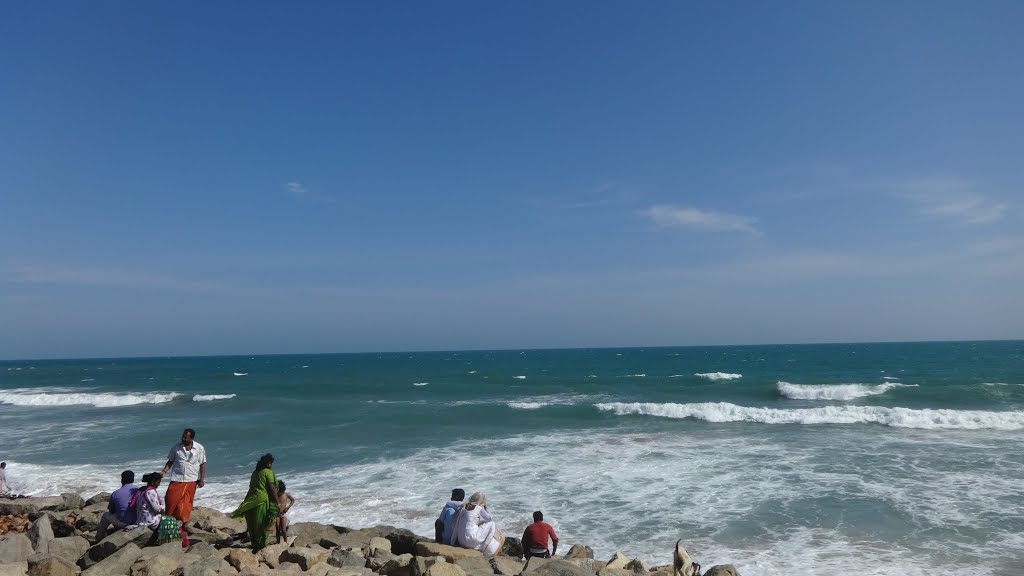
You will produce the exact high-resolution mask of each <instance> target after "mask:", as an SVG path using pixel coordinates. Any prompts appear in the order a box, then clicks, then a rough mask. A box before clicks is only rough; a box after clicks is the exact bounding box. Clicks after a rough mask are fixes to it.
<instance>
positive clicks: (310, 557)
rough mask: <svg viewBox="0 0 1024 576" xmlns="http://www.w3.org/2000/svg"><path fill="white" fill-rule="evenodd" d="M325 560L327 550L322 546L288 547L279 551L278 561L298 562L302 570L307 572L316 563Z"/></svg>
mask: <svg viewBox="0 0 1024 576" xmlns="http://www.w3.org/2000/svg"><path fill="white" fill-rule="evenodd" d="M324 560H327V550H324V549H323V548H320V547H319V546H317V547H315V548H314V547H310V548H288V549H286V550H285V551H284V552H282V553H281V556H280V561H281V562H282V563H284V562H292V563H294V564H298V565H299V567H300V568H302V571H303V572H308V571H309V569H310V568H312V567H313V566H314V565H316V564H320V563H322V562H323V561H324Z"/></svg>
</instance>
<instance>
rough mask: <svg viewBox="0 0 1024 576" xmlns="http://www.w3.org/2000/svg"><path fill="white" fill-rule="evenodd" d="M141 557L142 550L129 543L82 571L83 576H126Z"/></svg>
mask: <svg viewBox="0 0 1024 576" xmlns="http://www.w3.org/2000/svg"><path fill="white" fill-rule="evenodd" d="M143 530H146V528H143ZM141 555H142V549H140V548H139V547H138V546H136V545H135V544H134V543H132V542H128V544H126V545H125V546H124V547H123V548H120V549H118V550H116V551H115V552H114V553H113V554H110V555H108V556H106V557H104V558H103V560H101V561H99V562H97V563H96V564H93V565H92V566H91V567H89V568H87V569H85V570H84V571H82V576H124V575H125V574H128V573H129V572H130V570H131V568H132V564H135V561H136V560H138V559H139V556H141Z"/></svg>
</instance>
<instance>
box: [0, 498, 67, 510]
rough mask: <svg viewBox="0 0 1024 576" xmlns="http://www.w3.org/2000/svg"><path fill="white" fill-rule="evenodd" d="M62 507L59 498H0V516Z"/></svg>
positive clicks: (62, 501) (61, 500)
mask: <svg viewBox="0 0 1024 576" xmlns="http://www.w3.org/2000/svg"><path fill="white" fill-rule="evenodd" d="M63 506H64V499H63V498H61V497H60V496H44V497H42V498H15V499H13V500H12V499H9V498H0V514H33V513H35V512H39V511H42V510H57V509H59V508H61V507H63Z"/></svg>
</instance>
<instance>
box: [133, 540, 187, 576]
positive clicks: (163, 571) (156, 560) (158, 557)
mask: <svg viewBox="0 0 1024 576" xmlns="http://www.w3.org/2000/svg"><path fill="white" fill-rule="evenodd" d="M158 548H163V546H158ZM178 548H179V549H181V546H178ZM143 552H145V551H143ZM184 563H185V555H184V554H178V555H176V556H175V555H169V554H155V555H152V556H150V557H149V558H140V559H139V560H138V561H136V562H135V564H134V565H133V566H132V576H171V574H173V573H174V572H176V571H177V570H178V569H179V568H181V567H182V565H183V564H184Z"/></svg>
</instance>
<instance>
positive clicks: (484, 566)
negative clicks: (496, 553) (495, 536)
mask: <svg viewBox="0 0 1024 576" xmlns="http://www.w3.org/2000/svg"><path fill="white" fill-rule="evenodd" d="M453 564H455V565H456V566H458V567H459V568H462V569H463V570H464V571H465V572H466V574H470V573H473V572H486V573H489V574H494V568H493V567H492V566H491V561H490V559H488V558H486V557H484V556H483V555H482V554H481V555H480V556H473V557H472V558H461V559H459V560H456V561H455V562H453Z"/></svg>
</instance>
